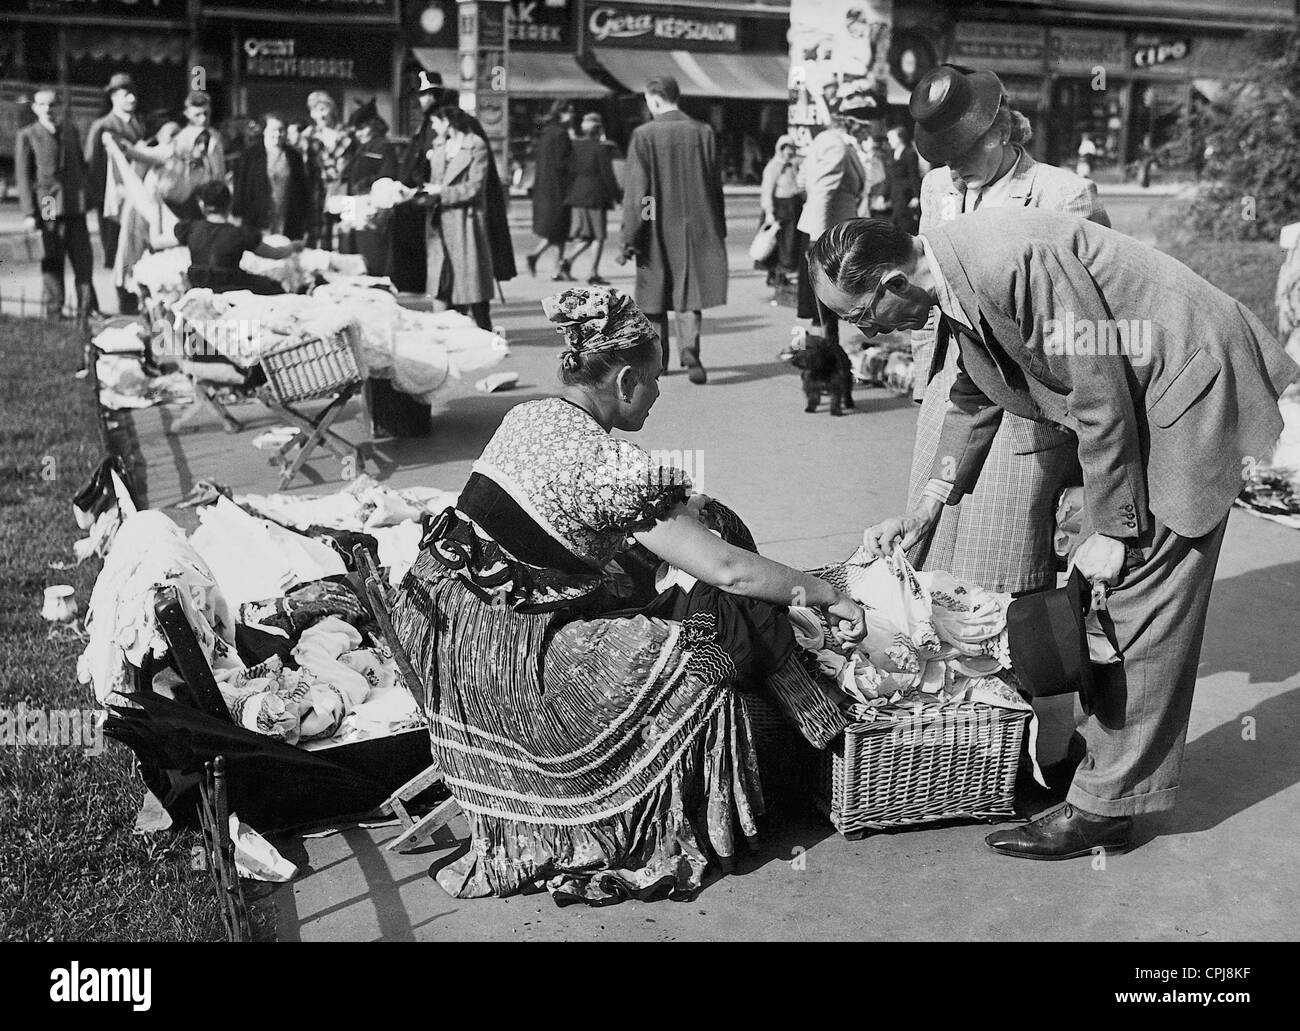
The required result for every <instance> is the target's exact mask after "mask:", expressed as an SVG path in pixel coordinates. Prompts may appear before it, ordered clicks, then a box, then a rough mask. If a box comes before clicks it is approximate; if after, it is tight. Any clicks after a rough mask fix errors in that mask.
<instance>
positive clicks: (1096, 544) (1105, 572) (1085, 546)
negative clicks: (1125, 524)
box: [1070, 533, 1124, 587]
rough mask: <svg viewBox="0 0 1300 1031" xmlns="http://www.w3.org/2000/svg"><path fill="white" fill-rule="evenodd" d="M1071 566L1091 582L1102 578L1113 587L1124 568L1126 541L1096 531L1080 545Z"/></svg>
mask: <svg viewBox="0 0 1300 1031" xmlns="http://www.w3.org/2000/svg"><path fill="white" fill-rule="evenodd" d="M1070 566H1071V568H1077V569H1078V570H1079V572H1080V573H1082V574H1083V575H1084V577H1085V578H1086V579H1087V580H1088V581H1090V582H1095V581H1097V580H1101V581H1102V582H1103V583H1106V584H1109V585H1110V586H1112V587H1113V586H1115V584H1117V583H1118V582H1119V577H1120V573H1121V572H1122V571H1123V569H1124V542H1123V541H1118V540H1116V539H1115V538H1114V537H1107V536H1105V535H1104V534H1100V533H1094V534H1093V535H1092V536H1091V537H1089V538H1088V539H1087V540H1086V541H1084V542H1083V543H1082V544H1080V545H1079V548H1078V550H1077V551H1075V553H1074V558H1073V560H1072V561H1071V563H1070Z"/></svg>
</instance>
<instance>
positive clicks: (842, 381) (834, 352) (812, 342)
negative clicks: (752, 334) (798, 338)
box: [790, 334, 853, 415]
mask: <svg viewBox="0 0 1300 1031" xmlns="http://www.w3.org/2000/svg"><path fill="white" fill-rule="evenodd" d="M790 364H791V365H793V366H794V367H795V368H796V369H799V370H801V374H800V377H799V378H800V380H801V381H802V382H803V392H804V395H805V396H806V397H807V398H808V404H807V406H806V407H805V408H804V411H805V412H815V411H817V405H818V403H819V402H820V401H821V396H822V393H823V391H825V392H828V393H829V394H830V395H831V415H843V414H844V409H845V408H852V407H853V393H852V390H853V366H852V364H851V363H850V362H849V356H848V355H847V354H846V353H845V351H844V348H842V347H840V345H839V344H833V343H830V342H828V341H827V340H826V338H825V337H822V336H814V335H812V334H809V335H808V338H807V342H806V343H805V345H804V346H803V347H801V348H800V349H799V350H798V351H795V352H794V354H792V355H791V356H790Z"/></svg>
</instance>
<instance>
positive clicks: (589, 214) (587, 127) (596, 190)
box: [561, 111, 623, 286]
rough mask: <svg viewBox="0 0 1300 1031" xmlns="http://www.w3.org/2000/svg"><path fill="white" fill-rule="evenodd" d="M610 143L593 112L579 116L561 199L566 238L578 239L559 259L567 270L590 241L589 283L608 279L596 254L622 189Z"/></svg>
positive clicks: (601, 248)
mask: <svg viewBox="0 0 1300 1031" xmlns="http://www.w3.org/2000/svg"><path fill="white" fill-rule="evenodd" d="M610 150H611V147H610V145H609V144H608V143H606V142H605V122H604V119H602V118H601V117H600V115H598V114H597V113H596V112H594V111H592V112H589V113H588V114H585V115H583V116H582V135H581V136H579V137H578V138H577V139H576V140H574V141H573V156H572V158H571V159H570V166H569V192H568V194H567V195H566V196H565V198H564V202H565V203H566V204H567V205H568V206H569V209H570V210H571V211H572V212H573V217H572V219H571V221H570V224H569V239H570V240H577V241H579V243H578V247H577V248H576V249H575V250H574V251H573V253H572V254H570V255H569V257H568V258H567V259H566V260H565V261H564V262H562V263H561V264H562V265H563V268H564V271H565V272H568V271H569V266H570V265H571V264H572V263H573V261H574V260H575V259H576V258H577V257H578V255H579V254H581V253H582V252H583V251H585V250H586V249H587V248H588V247H590V246H591V245H592V244H595V245H596V255H595V257H594V258H592V259H591V276H590V278H588V280H587V282H588V283H589V284H590V285H591V286H608V285H609V281H608V280H606V279H602V278H601V275H600V256H601V254H602V253H603V252H604V250H605V237H606V235H607V228H606V226H607V221H608V218H607V213H608V211H609V209H610V208H612V207H613V206H614V205H615V204H617V203H618V202H619V201H621V200H622V199H623V191H622V189H620V188H619V185H618V180H617V179H616V178H615V177H614V159H613V158H612V157H611V156H610Z"/></svg>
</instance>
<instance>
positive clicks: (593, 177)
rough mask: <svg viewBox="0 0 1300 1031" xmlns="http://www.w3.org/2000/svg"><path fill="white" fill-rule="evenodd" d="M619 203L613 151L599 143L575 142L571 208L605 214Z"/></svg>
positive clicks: (572, 158)
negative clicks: (611, 155) (593, 209)
mask: <svg viewBox="0 0 1300 1031" xmlns="http://www.w3.org/2000/svg"><path fill="white" fill-rule="evenodd" d="M617 199H618V193H617V183H616V182H615V180H614V166H613V161H612V159H611V158H610V153H609V147H608V146H606V145H605V144H603V143H601V142H600V141H599V140H592V139H578V140H574V141H573V153H572V154H571V155H570V157H569V193H568V197H567V198H566V201H567V203H568V204H569V206H570V207H575V208H599V209H601V210H604V209H606V208H610V207H613V205H614V202H615V201H616V200H617Z"/></svg>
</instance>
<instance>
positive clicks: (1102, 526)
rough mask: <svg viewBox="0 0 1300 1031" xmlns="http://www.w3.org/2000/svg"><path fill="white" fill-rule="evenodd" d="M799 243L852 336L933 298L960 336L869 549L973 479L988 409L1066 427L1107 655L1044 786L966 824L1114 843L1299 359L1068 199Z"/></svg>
mask: <svg viewBox="0 0 1300 1031" xmlns="http://www.w3.org/2000/svg"><path fill="white" fill-rule="evenodd" d="M809 263H810V265H811V266H812V271H813V276H814V288H815V289H816V291H817V296H818V297H819V298H820V299H821V301H822V302H823V303H824V304H826V305H827V306H828V307H829V308H830V309H831V310H832V311H834V312H836V313H838V314H839V315H840V316H841V317H842V318H845V319H847V320H848V321H850V322H855V323H857V324H858V325H859V326H863V327H865V331H866V332H867V333H868V334H872V333H875V332H878V331H882V330H897V329H915V328H919V327H920V326H922V325H924V324H925V322H926V319H927V317H928V315H929V309H930V307H931V306H937V307H938V308H939V310H940V313H941V318H942V319H943V321H944V322H945V323H946V329H947V333H948V336H949V338H950V339H951V340H953V341H955V342H956V343H957V345H958V347H959V348H960V359H959V362H958V373H957V379H956V382H955V383H954V384H953V387H952V390H951V393H950V395H949V405H948V410H947V414H946V416H945V419H944V425H943V430H942V433H941V437H940V443H939V448H938V451H937V453H936V455H935V462H934V468H933V470H932V472H931V474H930V476H931V479H930V481H929V484H928V485H927V487H926V490H925V492H924V495H923V496H922V498H921V500H920V502H919V504H918V505H917V507H916V508H914V509H913V512H912V514H911V515H909V516H906V517H903V518H899V519H889V520H886V521H884V522H882V523H879V524H877V525H876V526H872V527H870V528H868V529H867V531H866V533H865V534H864V541H863V543H864V546H865V547H866V548H867V550H868V551H869V552H870V553H872V554H881V553H888V552H889V551H890V550H891V549H892V548H893V546H894V545H895V544H896V543H898V542H900V541H901V543H902V544H903V546H904V547H910V546H911V545H913V544H914V543H916V542H917V541H918V540H920V539H922V538H923V537H924V536H925V535H927V534H929V533H930V532H932V531H933V529H934V525H935V523H936V522H937V521H938V515H939V510H940V508H941V507H942V506H943V505H944V504H953V503H955V502H956V501H958V500H959V499H960V498H962V497H963V496H965V495H967V494H969V493H971V492H972V491H977V490H978V489H979V481H980V473H981V470H982V468H983V465H984V461H985V459H986V458H987V456H988V453H989V449H990V448H991V447H992V444H993V440H994V437H995V435H996V434H997V430H998V425H999V423H1000V422H1001V420H1002V413H1003V411H1004V410H1005V411H1007V412H1010V413H1012V414H1013V415H1019V416H1021V417H1022V418H1025V419H1033V420H1035V421H1037V422H1044V423H1052V424H1055V425H1057V426H1061V427H1064V428H1065V429H1067V430H1069V431H1070V432H1071V433H1073V434H1074V436H1075V438H1076V441H1077V444H1076V446H1077V448H1078V454H1079V462H1080V465H1081V466H1082V469H1083V493H1084V509H1085V518H1086V526H1085V529H1084V532H1083V533H1082V534H1080V541H1081V543H1080V544H1079V546H1078V548H1077V550H1076V551H1075V553H1074V557H1073V559H1072V562H1073V565H1074V566H1075V567H1076V568H1078V570H1079V572H1080V573H1082V574H1083V575H1084V576H1085V577H1086V578H1088V579H1089V580H1092V581H1093V582H1094V584H1097V583H1101V584H1106V585H1109V586H1110V587H1111V588H1112V589H1113V590H1112V593H1111V594H1110V598H1109V602H1108V606H1107V611H1105V612H1103V613H1102V614H1101V623H1102V627H1103V629H1104V630H1105V631H1106V632H1107V634H1108V635H1113V639H1112V643H1113V644H1114V645H1115V647H1116V650H1117V651H1118V652H1119V654H1120V655H1121V656H1122V660H1121V662H1119V663H1117V664H1115V665H1111V666H1098V667H1095V680H1096V685H1097V689H1096V692H1095V697H1094V698H1093V712H1092V713H1091V714H1090V715H1089V717H1088V719H1087V721H1086V722H1085V723H1083V725H1082V733H1083V739H1084V741H1085V743H1086V746H1087V755H1086V756H1085V758H1084V760H1083V762H1082V764H1081V765H1080V766H1079V768H1078V770H1077V771H1076V773H1075V775H1074V782H1073V784H1072V785H1071V787H1070V792H1069V795H1068V796H1067V801H1066V805H1065V806H1063V807H1062V808H1060V809H1058V810H1055V811H1053V812H1050V813H1048V814H1047V815H1045V816H1043V817H1041V818H1039V819H1038V820H1035V821H1034V822H1032V823H1029V824H1027V825H1025V826H1023V827H1017V828H1012V829H1010V830H1003V831H997V832H995V833H994V834H992V835H990V836H989V838H988V839H987V840H988V844H989V846H990V847H991V848H993V849H994V850H995V851H997V852H1001V853H1003V854H1006V855H1012V856H1018V857H1023V858H1029V859H1069V858H1073V857H1077V856H1086V855H1090V854H1092V853H1093V852H1094V851H1095V850H1097V849H1105V850H1111V851H1123V850H1125V849H1128V848H1131V847H1132V846H1133V845H1134V844H1135V838H1134V836H1133V829H1132V818H1133V817H1134V816H1136V815H1140V814H1147V813H1158V812H1161V811H1166V810H1169V809H1171V808H1172V807H1173V804H1174V797H1175V795H1176V793H1177V790H1178V782H1179V774H1180V770H1181V767H1182V759H1183V746H1184V743H1185V741H1186V736H1187V721H1188V717H1189V716H1190V714H1191V708H1192V692H1193V690H1194V689H1195V687H1196V670H1197V665H1198V662H1199V659H1200V652H1201V642H1202V639H1203V637H1204V633H1205V616H1206V610H1207V609H1208V607H1209V601H1210V588H1211V586H1212V585H1213V582H1214V569H1215V565H1216V564H1217V562H1218V557H1219V548H1220V545H1221V544H1222V542H1223V533H1224V529H1225V527H1226V526H1227V522H1228V510H1229V509H1230V508H1231V507H1232V503H1233V501H1234V500H1235V499H1236V497H1237V495H1238V493H1239V492H1240V490H1241V476H1242V470H1243V469H1249V468H1250V467H1251V465H1252V463H1254V462H1257V461H1262V460H1265V459H1266V458H1267V456H1268V455H1269V454H1270V453H1271V451H1272V448H1273V445H1274V443H1275V442H1276V440H1277V437H1278V434H1279V433H1280V432H1281V430H1282V417H1281V415H1280V413H1279V411H1278V404H1277V401H1278V396H1279V395H1280V394H1281V393H1282V391H1283V390H1284V389H1285V388H1286V386H1287V385H1288V384H1289V383H1291V382H1292V381H1293V380H1294V379H1295V378H1296V377H1297V375H1300V368H1297V367H1296V363H1295V362H1293V361H1292V360H1291V359H1290V358H1289V357H1287V355H1286V353H1285V352H1284V351H1283V350H1282V348H1281V346H1280V345H1279V344H1278V342H1277V341H1276V340H1275V339H1274V338H1273V337H1272V336H1271V335H1270V334H1269V332H1268V330H1267V329H1265V328H1264V326H1263V324H1262V323H1261V322H1260V321H1259V319H1258V318H1256V317H1255V315H1254V314H1253V313H1252V312H1250V311H1249V310H1248V309H1247V308H1246V307H1245V306H1244V305H1242V304H1241V303H1240V302H1239V301H1237V300H1235V299H1234V298H1232V297H1229V296H1228V295H1227V294H1225V293H1223V292H1222V291H1221V290H1218V289H1216V288H1215V287H1214V286H1212V285H1211V284H1210V283H1207V282H1206V281H1205V280H1203V279H1201V278H1200V277H1199V276H1197V275H1196V274H1195V273H1193V272H1192V271H1191V270H1190V269H1188V268H1187V267H1186V266H1185V265H1182V264H1180V263H1179V262H1177V261H1175V260H1174V259H1173V258H1171V257H1169V256H1168V255H1166V254H1162V253H1160V252H1159V251H1157V250H1155V249H1153V248H1151V247H1148V246H1146V245H1145V244H1142V243H1139V242H1137V241H1136V240H1133V239H1131V238H1129V237H1127V236H1124V235H1123V234H1121V233H1117V232H1115V231H1114V230H1111V229H1107V228H1105V227H1103V226H1100V225H1097V224H1096V223H1095V222H1089V221H1085V220H1083V219H1081V218H1078V217H1077V216H1074V215H1068V214H1064V213H1057V212H1044V211H1041V210H1033V209H1027V208H1022V209H1009V208H1002V209H998V210H994V211H988V212H984V211H975V212H972V213H971V214H969V215H965V216H963V217H962V218H959V219H956V220H955V221H952V222H948V223H946V224H943V225H939V226H935V227H934V228H932V229H931V230H930V231H929V232H928V233H926V234H924V235H922V236H918V237H912V236H909V235H908V234H906V233H904V232H902V231H901V230H899V229H898V228H897V227H895V226H894V225H892V224H891V223H889V222H886V221H884V220H881V219H852V220H850V221H848V222H843V223H841V224H840V225H838V226H834V227H832V228H831V229H830V230H828V231H827V233H826V234H825V235H824V236H822V238H821V239H820V240H818V241H817V242H816V243H815V244H814V245H813V247H812V249H811V250H810V252H809ZM1080 715H1081V713H1080Z"/></svg>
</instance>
